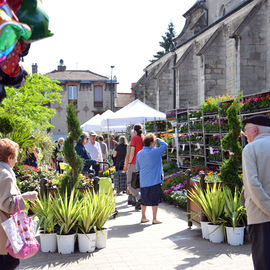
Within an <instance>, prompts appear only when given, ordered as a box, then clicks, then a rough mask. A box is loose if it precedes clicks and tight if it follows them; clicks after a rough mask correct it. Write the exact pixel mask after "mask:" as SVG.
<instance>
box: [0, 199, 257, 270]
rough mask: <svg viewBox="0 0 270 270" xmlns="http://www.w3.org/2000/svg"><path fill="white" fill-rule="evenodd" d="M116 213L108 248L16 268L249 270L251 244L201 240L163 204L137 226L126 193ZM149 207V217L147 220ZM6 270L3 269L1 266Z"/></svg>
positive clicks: (179, 215)
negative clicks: (156, 214) (154, 215)
mask: <svg viewBox="0 0 270 270" xmlns="http://www.w3.org/2000/svg"><path fill="white" fill-rule="evenodd" d="M117 202H118V210H119V216H118V217H117V218H116V219H115V220H109V221H108V223H107V227H108V228H110V231H109V236H108V237H109V239H108V242H107V247H106V248H105V249H102V250H96V251H95V252H94V253H92V254H82V253H79V252H75V254H72V255H61V254H57V253H54V254H46V253H41V252H40V253H38V254H37V255H36V256H35V257H33V258H31V259H28V260H24V261H22V262H21V265H20V267H19V268H18V269H29V270H30V269H68V270H75V269H76V270H79V269H80V270H86V269H91V270H92V269H93V270H96V269H99V270H107V269H110V270H113V269H115V270H133V269H134V270H135V269H139V270H151V269H155V270H159V269H163V270H171V269H176V270H182V269H183V270H184V269H185V270H190V269H196V270H212V269H213V270H215V269H218V270H225V269H229V270H233V269H237V270H251V269H253V267H252V260H251V256H250V245H248V244H245V245H244V246H240V247H232V246H229V245H227V244H213V243H210V242H209V241H207V240H203V239H202V238H201V235H200V230H199V228H198V227H196V226H193V227H192V229H191V230H190V229H188V228H187V222H186V217H185V214H184V212H183V211H182V210H179V209H178V208H175V207H174V206H172V205H168V204H165V203H162V204H161V205H160V210H159V219H160V220H162V221H163V224H160V225H152V224H151V223H148V224H147V223H146V224H140V223H139V221H140V212H136V211H134V208H133V207H127V196H126V195H120V196H118V197H117ZM150 210H151V209H148V210H147V211H148V217H149V218H151V211H150ZM3 270H4V269H3Z"/></svg>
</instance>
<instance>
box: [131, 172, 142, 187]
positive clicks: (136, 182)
mask: <svg viewBox="0 0 270 270" xmlns="http://www.w3.org/2000/svg"><path fill="white" fill-rule="evenodd" d="M131 187H133V188H135V189H137V188H140V173H139V172H133V173H132V177H131Z"/></svg>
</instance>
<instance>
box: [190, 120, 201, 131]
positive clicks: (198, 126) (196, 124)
mask: <svg viewBox="0 0 270 270" xmlns="http://www.w3.org/2000/svg"><path fill="white" fill-rule="evenodd" d="M189 128H190V130H192V131H197V130H202V121H201V120H200V121H196V122H192V123H190V127H189Z"/></svg>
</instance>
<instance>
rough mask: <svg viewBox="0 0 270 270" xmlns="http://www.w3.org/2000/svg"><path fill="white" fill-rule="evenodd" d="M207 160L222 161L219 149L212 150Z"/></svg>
mask: <svg viewBox="0 0 270 270" xmlns="http://www.w3.org/2000/svg"><path fill="white" fill-rule="evenodd" d="M208 160H209V161H222V155H221V151H220V150H214V151H213V154H209V155H208Z"/></svg>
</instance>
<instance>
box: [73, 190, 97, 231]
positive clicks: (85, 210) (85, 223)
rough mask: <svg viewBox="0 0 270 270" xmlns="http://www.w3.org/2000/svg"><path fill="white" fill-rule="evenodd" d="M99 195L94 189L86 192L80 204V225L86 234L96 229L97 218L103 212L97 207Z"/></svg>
mask: <svg viewBox="0 0 270 270" xmlns="http://www.w3.org/2000/svg"><path fill="white" fill-rule="evenodd" d="M98 200H99V196H98V194H96V193H95V192H94V191H93V192H86V193H84V196H83V199H82V201H81V205H80V216H79V220H78V226H79V229H80V231H81V232H83V233H84V234H87V233H90V232H91V231H92V230H94V229H95V225H96V222H97V218H98V217H99V215H100V214H102V212H100V209H99V208H98V207H97V205H98Z"/></svg>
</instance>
